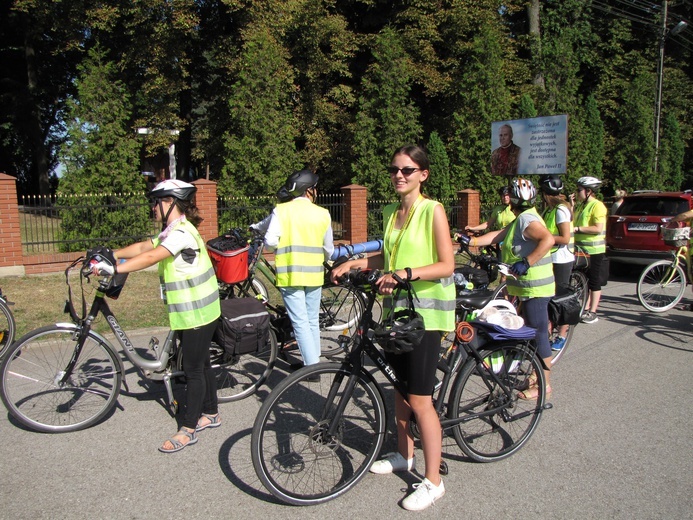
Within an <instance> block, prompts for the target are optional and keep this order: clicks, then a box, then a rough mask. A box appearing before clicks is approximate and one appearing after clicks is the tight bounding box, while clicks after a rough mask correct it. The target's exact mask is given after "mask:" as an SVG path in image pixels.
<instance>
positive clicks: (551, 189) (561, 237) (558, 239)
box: [540, 175, 575, 351]
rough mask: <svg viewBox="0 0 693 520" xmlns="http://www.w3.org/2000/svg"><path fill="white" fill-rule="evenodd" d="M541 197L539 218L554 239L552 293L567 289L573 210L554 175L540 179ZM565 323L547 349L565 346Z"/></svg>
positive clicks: (572, 246)
mask: <svg viewBox="0 0 693 520" xmlns="http://www.w3.org/2000/svg"><path fill="white" fill-rule="evenodd" d="M540 189H541V193H542V198H543V199H544V202H545V203H546V205H547V206H548V207H547V209H546V211H545V212H544V214H543V215H542V218H543V219H544V222H545V223H546V227H547V229H548V230H549V231H550V232H551V234H552V235H553V240H554V242H555V245H554V247H552V248H551V261H552V262H553V276H554V279H555V281H556V295H558V296H561V295H562V294H565V293H566V292H567V291H568V290H569V288H570V272H571V271H572V269H573V262H574V261H575V255H574V254H573V249H574V241H573V211H572V209H571V207H570V203H569V202H568V201H567V199H566V197H565V195H563V193H562V191H563V181H562V180H561V178H560V177H559V176H558V175H549V176H547V177H543V178H542V179H541V184H540ZM568 327H569V325H561V326H560V327H559V328H558V337H557V338H556V339H555V340H554V341H553V342H552V343H551V350H557V351H558V350H561V349H562V348H563V347H564V346H565V339H566V335H567V334H568Z"/></svg>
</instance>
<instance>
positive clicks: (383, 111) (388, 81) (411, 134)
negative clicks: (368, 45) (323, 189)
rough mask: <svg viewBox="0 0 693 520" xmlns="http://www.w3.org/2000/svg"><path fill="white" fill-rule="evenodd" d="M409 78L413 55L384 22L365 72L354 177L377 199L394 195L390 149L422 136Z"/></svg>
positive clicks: (415, 141) (355, 143)
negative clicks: (389, 173)
mask: <svg viewBox="0 0 693 520" xmlns="http://www.w3.org/2000/svg"><path fill="white" fill-rule="evenodd" d="M411 82H412V77H411V61H410V60H409V58H408V56H407V54H406V53H405V52H404V49H403V48H402V44H401V40H400V38H399V36H398V35H397V33H396V31H395V30H394V29H393V28H391V27H386V28H385V29H384V30H383V31H382V32H381V33H380V34H379V35H378V36H377V37H376V38H375V39H374V41H373V63H372V64H371V65H370V67H369V68H368V70H367V71H366V73H365V74H364V77H363V85H362V87H361V96H360V97H359V103H358V112H357V114H356V130H355V132H354V147H353V154H354V162H353V164H352V172H353V175H354V182H356V183H359V184H362V185H364V186H366V187H367V188H368V190H369V194H370V196H371V197H372V198H375V199H379V200H383V199H388V198H391V197H392V185H391V183H390V178H389V176H388V175H387V173H385V167H386V166H387V165H388V161H389V160H390V156H391V155H392V153H393V152H394V151H395V150H396V149H397V148H399V147H400V146H403V145H406V144H410V143H417V142H418V141H419V139H420V138H421V133H422V131H421V125H420V123H419V110H418V109H417V107H416V106H415V105H414V103H412V101H411V100H410V95H409V94H410V90H411Z"/></svg>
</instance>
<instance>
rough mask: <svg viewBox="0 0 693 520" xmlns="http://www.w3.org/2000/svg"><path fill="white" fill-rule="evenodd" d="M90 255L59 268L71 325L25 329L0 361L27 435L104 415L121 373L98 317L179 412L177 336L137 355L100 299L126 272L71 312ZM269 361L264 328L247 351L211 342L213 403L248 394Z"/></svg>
mask: <svg viewBox="0 0 693 520" xmlns="http://www.w3.org/2000/svg"><path fill="white" fill-rule="evenodd" d="M96 254H98V252H92V251H89V252H88V253H87V256H86V257H81V258H78V259H77V260H75V261H74V262H73V263H72V264H71V265H70V266H68V268H67V269H66V270H65V278H66V283H67V286H68V295H69V297H68V300H67V302H66V312H67V313H69V315H70V317H71V319H72V323H56V324H53V325H48V326H45V327H41V328H38V329H36V330H33V331H31V332H29V333H28V334H26V335H24V336H23V337H22V338H20V339H19V340H17V341H16V342H15V343H14V344H13V345H12V346H11V347H10V349H9V350H8V352H7V355H6V357H5V358H4V359H3V361H2V363H1V364H0V398H2V402H3V403H4V405H5V407H6V408H7V411H8V412H9V413H10V415H11V416H12V417H14V418H15V419H16V420H17V421H18V422H19V423H20V424H22V425H24V426H26V427H27V428H30V429H32V430H35V431H39V432H48V433H57V432H71V431H75V430H81V429H84V428H88V427H90V426H92V425H94V424H96V423H98V422H99V421H101V420H102V419H103V418H104V417H106V416H108V414H109V413H110V412H111V410H112V409H113V407H114V406H115V404H116V401H117V399H118V395H119V393H120V391H121V386H122V385H123V384H124V385H125V388H126V390H127V382H126V381H125V368H124V366H123V361H122V359H121V358H120V356H119V354H118V351H117V349H116V348H115V347H114V346H113V345H112V344H111V343H110V342H109V341H108V340H107V339H106V338H105V337H104V336H102V335H101V334H99V333H97V332H95V331H94V330H92V325H93V323H94V321H95V320H96V319H97V318H98V316H99V315H103V316H104V318H105V319H106V322H107V323H108V325H109V327H110V329H111V331H112V332H113V334H114V335H115V338H116V340H117V342H118V344H119V345H120V347H121V350H122V352H123V353H124V354H125V357H126V358H127V359H128V360H129V361H130V362H131V363H132V364H133V365H134V366H135V368H136V369H138V371H139V372H140V375H141V377H142V378H143V379H144V380H147V381H157V382H163V384H164V386H165V388H166V395H167V400H168V408H169V410H170V412H171V414H172V415H175V414H176V412H177V410H178V402H177V401H176V399H175V397H174V395H173V388H172V383H173V382H174V381H176V380H177V379H179V378H181V377H183V376H184V373H183V370H182V353H181V350H180V348H179V344H178V340H177V333H176V331H169V332H168V334H167V336H166V340H165V341H164V344H163V346H159V340H158V339H157V338H154V337H152V338H151V340H150V342H149V345H148V349H147V350H148V352H149V355H147V356H145V355H142V354H140V353H138V352H137V350H136V348H135V346H134V345H133V344H132V342H131V341H130V340H129V338H128V336H127V333H126V332H125V331H124V330H123V328H122V327H121V326H120V324H119V323H118V320H117V318H116V316H115V315H114V314H113V312H112V311H111V309H110V308H109V306H108V302H107V301H106V297H111V298H117V297H118V295H119V294H120V292H121V291H122V289H123V286H124V285H125V280H126V278H127V275H116V276H115V277H109V276H103V277H101V278H100V279H99V281H98V287H97V288H96V290H95V295H94V298H93V301H92V303H91V307H90V308H89V311H88V312H87V309H86V299H85V294H84V291H82V295H81V302H80V303H81V308H82V313H83V314H82V316H80V315H78V313H77V311H76V310H75V306H74V302H73V296H72V288H71V283H70V273H71V272H72V271H73V270H75V269H76V268H77V267H79V280H80V283H83V282H84V281H85V280H86V281H87V283H89V277H90V276H91V266H90V262H91V261H92V260H93V259H94V258H95V255H96ZM276 357H277V343H276V339H275V338H274V334H273V333H272V332H271V331H270V335H269V339H268V340H267V343H266V344H265V345H264V346H263V347H262V348H261V349H259V351H258V352H255V353H253V354H245V355H241V356H231V357H229V356H228V355H227V354H225V352H224V350H223V347H220V346H218V345H213V348H212V367H213V369H214V371H215V374H216V379H217V395H218V398H219V402H222V403H224V402H230V401H235V400H238V399H242V398H244V397H247V396H248V395H250V394H252V393H253V392H254V391H255V390H256V389H257V388H258V387H259V386H260V385H261V384H262V383H263V382H264V380H265V379H266V377H267V375H268V374H269V373H270V372H271V370H272V367H273V365H274V362H275V360H276Z"/></svg>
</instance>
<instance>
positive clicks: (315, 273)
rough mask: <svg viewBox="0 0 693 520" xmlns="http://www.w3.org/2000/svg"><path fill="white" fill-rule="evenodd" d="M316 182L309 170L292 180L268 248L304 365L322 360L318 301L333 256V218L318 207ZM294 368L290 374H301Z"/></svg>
mask: <svg viewBox="0 0 693 520" xmlns="http://www.w3.org/2000/svg"><path fill="white" fill-rule="evenodd" d="M317 184H318V176H317V175H316V174H314V173H313V172H311V171H310V170H300V171H296V172H294V173H292V174H291V175H289V177H288V179H287V180H286V182H285V183H284V188H285V190H281V189H280V191H279V193H278V196H279V197H282V195H280V194H284V195H285V196H286V198H288V197H289V196H291V197H293V198H292V199H291V200H289V201H288V202H280V203H279V204H277V206H275V208H274V210H273V211H272V215H271V217H270V220H269V223H268V225H267V232H266V233H265V245H266V246H267V248H268V249H270V250H276V251H275V257H274V263H275V267H276V269H277V281H276V285H277V288H278V289H279V292H280V293H281V295H282V299H283V300H284V306H285V307H286V312H287V314H288V315H289V319H290V320H291V325H292V326H293V329H294V335H295V338H296V341H297V343H298V349H299V350H300V352H301V357H302V358H303V364H304V365H313V364H315V363H317V362H318V361H319V360H320V323H319V320H320V297H321V294H322V285H323V283H324V282H325V269H324V267H323V262H324V261H325V260H328V259H329V258H330V256H332V252H333V251H334V244H333V242H332V220H331V218H330V213H329V212H328V211H327V210H326V209H324V208H321V207H320V206H318V205H316V204H314V201H315V197H316V195H317V188H316V186H317ZM300 366H302V365H300V364H299V365H295V366H293V367H292V368H299V367H300Z"/></svg>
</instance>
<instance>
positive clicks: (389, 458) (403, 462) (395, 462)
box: [370, 451, 416, 475]
mask: <svg viewBox="0 0 693 520" xmlns="http://www.w3.org/2000/svg"><path fill="white" fill-rule="evenodd" d="M414 467H416V455H415V456H413V457H412V458H411V459H409V460H407V459H405V458H404V457H403V456H402V455H401V454H400V453H399V452H397V451H393V452H392V453H388V454H386V455H385V457H384V458H382V459H380V460H377V461H375V462H374V463H373V465H372V466H371V469H370V471H371V473H377V474H378V475H386V474H388V473H392V472H393V471H411V470H413V469H414Z"/></svg>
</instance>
